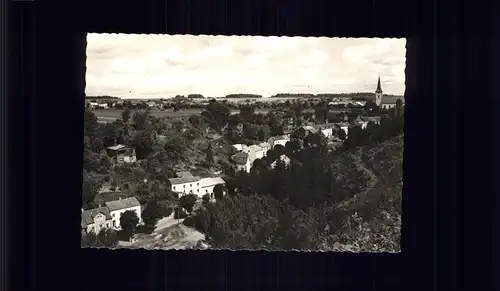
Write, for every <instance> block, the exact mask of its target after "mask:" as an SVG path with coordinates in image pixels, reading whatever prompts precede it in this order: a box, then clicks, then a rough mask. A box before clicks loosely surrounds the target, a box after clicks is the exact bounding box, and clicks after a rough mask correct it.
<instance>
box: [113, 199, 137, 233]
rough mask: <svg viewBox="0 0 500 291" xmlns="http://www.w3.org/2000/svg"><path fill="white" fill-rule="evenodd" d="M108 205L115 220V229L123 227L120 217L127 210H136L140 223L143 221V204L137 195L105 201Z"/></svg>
mask: <svg viewBox="0 0 500 291" xmlns="http://www.w3.org/2000/svg"><path fill="white" fill-rule="evenodd" d="M105 205H106V207H107V208H108V209H109V213H110V214H111V219H112V221H113V224H112V226H113V227H114V228H115V229H121V226H120V217H121V215H122V214H123V212H125V211H129V210H130V211H135V213H136V214H137V217H138V218H139V223H141V222H142V218H141V204H140V203H139V200H137V198H135V197H129V198H124V199H121V198H120V199H118V200H115V201H109V202H106V203H105Z"/></svg>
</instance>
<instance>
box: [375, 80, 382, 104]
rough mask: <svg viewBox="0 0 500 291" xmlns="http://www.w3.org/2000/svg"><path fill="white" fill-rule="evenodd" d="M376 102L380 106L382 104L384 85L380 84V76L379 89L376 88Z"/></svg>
mask: <svg viewBox="0 0 500 291" xmlns="http://www.w3.org/2000/svg"><path fill="white" fill-rule="evenodd" d="M375 104H377V106H378V107H380V106H381V105H382V86H380V77H378V83H377V90H375Z"/></svg>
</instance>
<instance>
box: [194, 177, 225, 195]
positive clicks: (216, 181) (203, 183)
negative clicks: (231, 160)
mask: <svg viewBox="0 0 500 291" xmlns="http://www.w3.org/2000/svg"><path fill="white" fill-rule="evenodd" d="M220 184H222V185H224V184H226V182H225V181H224V180H223V179H222V178H221V177H211V178H202V179H200V193H199V195H198V196H199V197H202V196H203V195H205V194H208V195H210V197H212V196H213V195H214V187H215V186H216V185H220Z"/></svg>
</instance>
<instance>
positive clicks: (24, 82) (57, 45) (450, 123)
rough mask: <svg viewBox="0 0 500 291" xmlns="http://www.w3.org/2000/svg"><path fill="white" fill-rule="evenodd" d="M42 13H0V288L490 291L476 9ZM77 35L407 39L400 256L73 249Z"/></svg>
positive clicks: (487, 96) (401, 4)
mask: <svg viewBox="0 0 500 291" xmlns="http://www.w3.org/2000/svg"><path fill="white" fill-rule="evenodd" d="M48 2H49V3H42V1H22V2H7V3H5V4H6V5H5V11H7V12H8V17H7V26H6V27H7V35H6V36H7V54H6V61H7V71H8V73H7V80H6V83H5V84H6V85H7V86H6V89H7V91H6V93H7V99H5V100H6V102H7V104H6V106H7V110H6V111H4V117H5V118H6V121H5V122H6V130H7V133H6V139H5V141H6V143H5V147H6V154H5V155H6V158H7V169H6V174H7V177H6V181H7V190H6V192H5V193H7V207H6V208H5V211H6V213H7V219H6V227H7V231H8V232H7V235H6V237H7V239H8V242H7V244H8V245H7V262H8V266H7V267H6V270H7V283H8V286H7V290H25V289H30V290H122V291H124V290H167V289H168V290H184V289H200V290H222V289H224V290H226V289H233V288H234V289H236V288H238V289H239V290H242V288H245V289H248V290H264V289H265V290H268V289H269V290H271V289H272V290H277V289H284V290H288V289H300V290H418V291H423V290H434V289H440V290H462V289H470V290H491V288H493V285H492V284H493V281H492V277H491V275H492V266H495V265H492V255H496V253H495V252H493V247H494V246H495V241H494V240H493V239H492V236H491V230H492V222H493V220H492V218H493V216H492V214H493V213H494V212H493V211H492V210H493V209H495V206H496V205H495V204H493V202H497V199H493V198H494V197H496V196H494V195H492V193H493V194H495V193H499V191H498V188H492V185H493V183H492V182H493V181H495V179H497V180H498V178H496V177H500V176H496V175H495V174H494V173H493V172H492V171H494V168H493V166H494V165H495V163H494V161H496V160H498V158H497V157H494V156H493V155H494V154H496V152H495V149H498V148H499V147H496V146H495V144H496V143H495V139H496V132H495V125H496V124H498V123H497V122H496V120H497V119H498V117H496V115H497V114H495V112H498V110H500V106H499V104H498V103H499V102H498V101H496V100H495V99H494V97H497V99H498V97H499V95H498V93H499V91H498V90H497V91H496V93H495V94H496V95H495V94H494V91H493V90H495V89H496V88H494V85H496V86H497V87H498V85H497V84H498V82H499V80H500V75H499V67H498V58H497V59H496V61H492V58H493V57H496V56H494V55H493V53H494V52H495V51H500V46H499V45H498V41H497V39H495V38H493V37H492V36H493V33H494V31H493V28H495V27H500V23H498V20H497V19H498V17H493V16H494V10H493V9H491V7H492V6H491V3H487V5H479V4H478V3H476V5H468V6H466V4H462V3H458V2H457V3H455V2H440V3H438V4H436V3H433V2H431V1H417V0H413V1H363V2H361V1H317V3H315V2H312V1H311V2H308V1H299V0H288V1H271V0H268V1H246V0H240V1H219V0H212V1H193V0H184V1H170V0H169V1H152V0H151V1H124V0H122V1H83V0H78V1H76V0H74V1H64V2H56V1H48ZM485 3H486V2H485ZM493 19H494V20H493ZM493 21H496V24H498V25H497V26H495V25H494V23H493ZM86 32H99V33H104V32H109V33H168V34H186V33H189V34H224V35H235V34H237V35H242V34H245V35H287V36H332V37H333V36H344V37H406V38H407V67H406V94H405V98H406V118H407V119H406V124H405V126H406V128H405V154H404V156H405V161H404V171H405V173H404V190H403V199H404V208H403V211H404V213H403V239H402V249H403V251H402V253H400V254H396V255H394V254H391V255H390V254H347V253H346V254H341V253H308V252H277V253H276V252H265V251H261V252H257V251H254V252H231V251H143V250H141V251H137V250H134V251H128V250H119V251H110V250H104V249H101V250H94V249H80V233H79V229H78V228H77V227H75V226H76V225H78V224H79V223H80V211H79V210H78V209H79V208H80V203H81V202H80V187H81V171H82V170H81V169H82V154H81V153H82V151H83V143H82V136H83V114H82V113H83V102H84V89H85V45H86V42H85V34H86ZM497 32H498V31H497ZM495 45H496V46H495ZM495 48H496V50H495ZM495 74H496V75H495ZM494 76H496V78H494ZM495 80H496V81H495ZM4 150H5V148H4ZM493 187H495V186H494V185H493ZM495 282H496V281H495ZM495 284H496V285H495V286H496V287H497V288H496V290H498V287H500V286H499V285H498V283H495ZM49 288H50V289H49Z"/></svg>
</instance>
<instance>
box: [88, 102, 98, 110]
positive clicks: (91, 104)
mask: <svg viewBox="0 0 500 291" xmlns="http://www.w3.org/2000/svg"><path fill="white" fill-rule="evenodd" d="M89 105H90V108H92V109H95V108H97V107H98V106H99V103H97V102H89Z"/></svg>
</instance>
